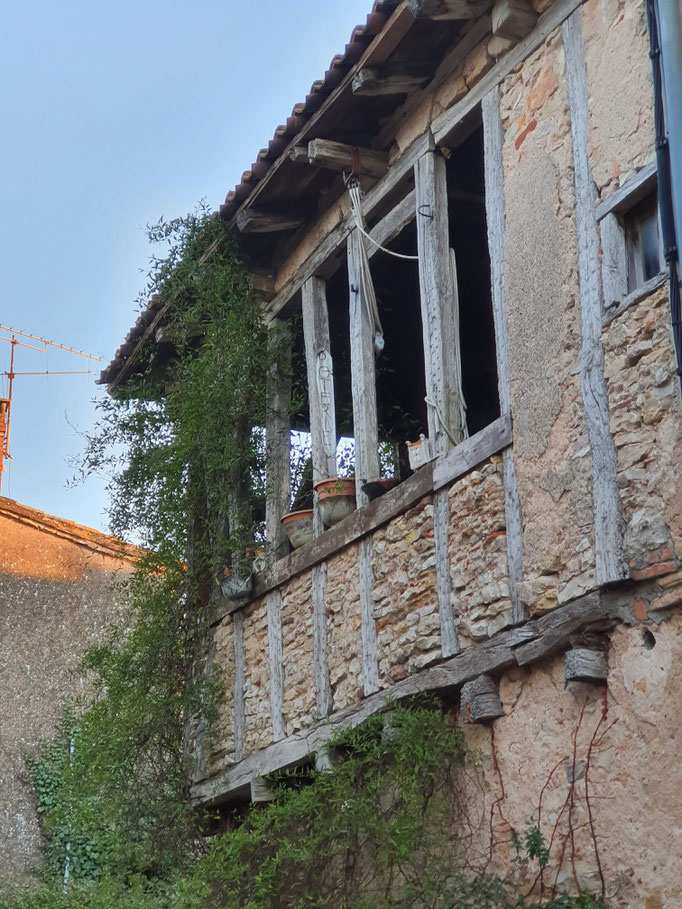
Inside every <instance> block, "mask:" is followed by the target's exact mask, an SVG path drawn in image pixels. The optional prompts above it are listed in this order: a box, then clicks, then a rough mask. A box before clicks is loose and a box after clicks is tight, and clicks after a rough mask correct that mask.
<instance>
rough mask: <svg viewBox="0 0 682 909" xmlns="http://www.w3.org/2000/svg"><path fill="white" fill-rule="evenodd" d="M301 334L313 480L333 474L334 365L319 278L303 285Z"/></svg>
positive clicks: (324, 297)
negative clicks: (304, 358) (304, 361)
mask: <svg viewBox="0 0 682 909" xmlns="http://www.w3.org/2000/svg"><path fill="white" fill-rule="evenodd" d="M302 309H303V335H304V339H305V357H306V367H307V373H308V400H309V404H310V435H311V442H312V449H313V480H314V482H315V483H317V482H318V481H319V480H324V479H326V478H327V477H333V476H335V475H336V411H335V408H334V365H333V361H332V353H331V341H330V338H329V314H328V312H327V290H326V285H325V282H324V281H322V280H320V278H314V277H313V278H309V279H308V280H307V281H306V282H305V284H304V285H303V294H302Z"/></svg>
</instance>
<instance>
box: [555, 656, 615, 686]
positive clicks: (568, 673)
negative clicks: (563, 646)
mask: <svg viewBox="0 0 682 909" xmlns="http://www.w3.org/2000/svg"><path fill="white" fill-rule="evenodd" d="M608 677H609V660H608V656H607V653H606V651H605V650H591V649H589V648H587V647H576V648H575V649H573V650H567V651H566V657H565V658H564V678H565V679H566V681H567V682H597V683H598V684H602V683H603V682H605V681H606V680H607V679H608Z"/></svg>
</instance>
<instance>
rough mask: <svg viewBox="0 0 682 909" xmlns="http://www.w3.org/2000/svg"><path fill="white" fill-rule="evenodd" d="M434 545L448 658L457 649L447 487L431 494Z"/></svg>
mask: <svg viewBox="0 0 682 909" xmlns="http://www.w3.org/2000/svg"><path fill="white" fill-rule="evenodd" d="M433 544H434V549H435V553H436V595H437V597H438V615H439V620H440V641H441V652H442V654H443V656H444V657H451V656H454V655H455V654H456V653H459V649H460V648H459V640H458V637H457V628H456V627H455V617H454V615H453V603H452V577H451V575H450V498H449V496H448V490H447V489H439V490H438V491H437V492H435V493H434V494H433Z"/></svg>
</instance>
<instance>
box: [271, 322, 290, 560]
mask: <svg viewBox="0 0 682 909" xmlns="http://www.w3.org/2000/svg"><path fill="white" fill-rule="evenodd" d="M268 332H269V337H268V347H269V351H270V355H271V357H272V365H271V367H270V370H269V372H268V381H267V384H268V404H267V413H266V424H265V536H266V540H267V552H266V556H267V558H268V561H269V562H272V561H274V560H276V559H277V558H280V557H281V556H284V555H286V554H287V553H288V552H289V546H288V542H287V536H286V534H285V532H284V528H283V527H282V523H281V522H282V517H283V516H284V515H285V514H286V513H287V512H288V511H289V498H290V494H291V481H290V470H289V461H290V448H291V443H290V437H291V423H290V418H289V408H290V406H291V333H290V329H289V326H288V325H287V323H286V322H281V321H280V320H278V319H275V320H273V321H272V322H271V323H270V324H269V326H268Z"/></svg>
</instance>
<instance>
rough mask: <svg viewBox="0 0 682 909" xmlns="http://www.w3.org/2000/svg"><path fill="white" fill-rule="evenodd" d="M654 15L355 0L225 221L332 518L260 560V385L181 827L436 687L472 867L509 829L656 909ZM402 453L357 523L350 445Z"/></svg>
mask: <svg viewBox="0 0 682 909" xmlns="http://www.w3.org/2000/svg"><path fill="white" fill-rule="evenodd" d="M676 9H677V7H675V6H674V4H673V6H671V5H670V4H669V3H668V4H666V3H661V4H659V9H658V13H659V18H658V24H656V7H655V5H654V4H651V5H650V7H649V12H650V13H651V14H652V19H651V23H653V26H652V25H651V23H650V24H648V23H647V9H646V7H645V4H644V3H643V2H641V0H588V2H585V3H583V2H582V0H532V2H527V0H498V2H496V3H495V5H494V6H493V5H492V4H491V3H489V2H486V0H403V2H397V0H380V2H377V3H375V4H374V7H373V10H372V11H371V14H370V15H369V17H368V19H367V23H366V25H365V26H362V27H359V28H357V29H356V30H355V31H354V33H353V35H352V38H351V42H350V43H349V44H348V45H347V47H346V50H345V53H344V54H343V55H341V56H339V57H338V58H335V59H334V61H332V65H331V67H330V69H329V70H328V72H327V73H326V74H325V77H324V79H323V80H322V81H320V82H316V83H314V84H313V87H312V89H311V93H310V94H309V95H308V97H307V98H306V100H305V101H304V102H303V103H302V104H299V105H297V106H296V107H295V108H294V109H293V111H292V114H291V116H290V117H289V118H288V120H287V121H286V124H285V125H283V126H281V127H278V129H277V130H276V132H275V135H274V137H273V139H272V140H271V141H270V143H269V145H268V147H267V148H266V149H263V150H262V151H261V152H260V153H259V155H258V158H257V160H256V162H255V163H254V164H253V165H252V167H251V169H250V170H249V171H247V172H246V173H245V174H244V176H243V179H242V181H241V182H240V184H239V185H238V186H237V187H236V189H235V190H234V191H233V192H231V193H230V194H229V195H228V197H227V200H226V202H225V204H224V206H223V207H222V214H223V217H224V218H225V219H226V220H227V221H229V223H230V224H231V225H232V226H233V227H234V229H235V230H237V231H239V232H240V234H241V236H242V238H243V242H244V245H245V247H246V249H247V250H248V252H249V253H250V255H251V257H252V261H253V262H254V270H253V274H254V288H255V290H256V292H257V294H258V295H259V297H260V299H261V300H262V308H263V313H264V317H265V319H266V320H267V322H268V323H269V324H271V325H277V324H278V323H282V322H286V321H287V320H288V319H289V317H290V316H291V315H292V314H294V313H296V312H300V311H302V325H303V330H302V331H303V337H302V338H301V339H296V338H295V339H294V343H298V344H299V345H300V347H301V349H303V348H304V349H305V354H306V361H307V377H308V409H309V423H308V427H309V429H310V432H311V436H312V456H313V467H314V473H315V480H316V481H321V480H323V479H325V478H327V477H329V476H334V475H335V473H336V459H335V455H336V449H337V442H338V439H339V437H342V436H352V437H353V438H354V443H355V449H354V450H355V476H356V504H357V510H355V511H353V512H352V514H350V515H349V516H348V517H346V518H345V519H344V520H342V521H341V522H340V523H338V524H335V526H332V527H329V528H327V527H325V525H324V521H323V517H322V513H321V510H320V499H319V496H316V499H315V505H314V516H313V534H314V536H313V539H312V540H311V541H310V542H309V543H307V544H305V545H303V546H301V547H300V548H298V549H296V550H295V551H293V552H291V553H288V547H287V544H286V542H285V538H284V536H283V532H282V528H281V525H280V519H281V517H282V515H283V514H284V513H285V512H287V511H289V508H290V501H289V496H290V490H289V488H288V470H287V468H286V465H287V463H288V456H289V446H290V433H289V423H288V420H289V414H288V402H287V389H286V387H285V383H283V384H282V386H281V387H279V388H278V389H275V391H274V393H273V406H272V408H271V420H270V425H269V426H268V427H267V431H268V445H269V447H270V449H271V451H272V452H273V453H274V454H273V457H272V459H271V467H272V471H271V476H270V478H269V485H268V490H269V493H268V503H267V507H268V514H267V526H268V539H269V544H270V551H269V553H268V557H269V566H268V567H267V568H266V570H264V571H262V572H260V573H258V574H257V575H255V577H254V581H253V591H252V593H251V594H250V596H249V597H246V598H243V599H241V600H230V599H228V598H220V599H219V601H216V603H215V604H214V606H215V614H214V623H213V627H212V635H213V638H212V641H211V642H210V647H209V653H210V655H211V658H212V659H213V660H214V661H215V663H216V664H218V665H220V666H221V667H223V668H224V669H225V670H226V673H225V678H226V679H227V680H228V685H227V694H226V698H225V701H224V703H223V705H222V710H221V718H220V729H219V734H218V736H217V742H216V743H214V744H212V745H211V746H210V747H203V743H202V742H201V741H199V742H198V743H197V769H196V777H195V780H194V785H193V794H194V798H195V800H196V802H197V804H203V805H207V804H210V805H216V806H219V805H224V804H229V803H231V802H232V801H234V800H238V799H242V798H244V797H248V796H249V794H251V795H252V796H253V797H254V798H256V797H261V796H262V793H263V780H262V778H263V776H264V775H265V774H267V773H269V772H272V771H276V770H278V769H281V768H285V767H290V766H295V765H297V764H302V763H306V762H315V761H316V760H323V759H324V758H323V756H322V755H323V751H322V749H323V745H324V742H325V741H326V740H327V738H328V737H329V735H330V734H331V733H332V732H333V731H334V730H335V729H339V728H343V727H344V726H349V725H354V724H357V723H360V722H362V720H363V719H364V718H366V717H367V716H369V715H371V714H373V713H375V712H378V711H383V710H385V709H386V708H387V706H388V705H390V703H391V702H392V701H395V700H401V699H404V698H406V697H409V696H410V695H411V694H414V693H416V692H421V691H432V692H438V693H439V694H440V695H442V696H443V698H444V699H445V701H446V702H447V703H449V704H451V705H458V706H459V709H460V716H459V722H461V723H462V724H463V725H464V726H465V728H466V731H467V736H468V737H469V740H470V741H471V743H472V745H473V746H474V747H476V748H478V749H480V751H481V752H482V753H483V754H484V755H487V757H488V760H489V768H490V771H489V779H488V783H489V786H488V790H487V793H486V795H485V798H486V799H487V805H488V807H489V812H490V818H491V821H490V833H491V836H492V837H494V838H495V843H494V845H495V850H496V856H497V861H498V862H499V863H500V865H501V867H503V866H504V864H505V862H506V861H508V859H509V848H510V847H509V843H508V837H507V838H506V840H505V837H504V836H502V834H499V835H497V833H496V831H498V828H499V827H503V826H504V824H511V825H513V826H514V827H517V828H519V829H522V828H523V826H524V824H525V823H526V821H527V820H528V818H529V817H533V818H535V819H537V820H538V822H539V824H540V827H541V830H542V831H543V834H544V835H545V836H546V838H547V840H548V841H549V842H551V844H552V846H553V849H554V853H553V862H554V863H555V866H554V867H555V868H556V874H557V878H558V879H559V880H560V881H567V882H568V883H569V884H571V882H573V884H575V885H579V886H584V887H589V888H591V889H594V890H597V891H600V890H603V891H604V892H605V893H606V894H607V895H609V897H610V898H611V900H612V904H613V905H622V906H647V907H649V909H654V907H663V906H665V907H673V906H679V905H682V875H681V874H680V869H681V867H682V858H681V857H682V823H681V819H682V807H681V801H680V795H679V793H680V791H682V766H681V765H680V761H679V753H680V747H681V746H682V740H681V736H682V658H681V657H682V614H681V611H680V605H682V570H681V568H682V562H681V560H682V464H681V463H680V457H679V451H680V442H681V436H682V405H681V399H680V381H679V375H678V372H679V370H678V359H677V354H676V347H675V337H674V333H675V329H676V330H677V331H678V332H679V325H677V326H675V325H674V322H675V313H676V312H679V286H678V284H677V281H678V278H677V272H676V264H675V252H674V235H673V236H671V234H670V231H669V225H670V222H671V217H670V216H671V210H675V211H679V209H680V192H681V191H682V186H681V185H678V183H677V181H678V180H679V178H680V172H679V164H678V162H679V161H680V160H682V146H681V145H679V144H675V143H676V142H679V137H677V138H676V136H675V131H676V130H677V129H678V121H679V122H682V116H681V115H680V112H679V111H677V110H675V108H674V103H675V99H676V97H677V95H676V92H675V90H674V85H673V81H674V78H675V73H676V71H677V68H679V65H680V61H679V50H680V44H679V16H678V19H677V26H678V34H677V35H675V34H671V31H670V17H671V11H672V13H673V14H675V10H676ZM661 11H662V12H661ZM675 15H677V14H675ZM675 15H672V18H673V20H674V18H675ZM666 17H667V18H666ZM652 29H653V35H652ZM673 31H674V29H673ZM659 32H660V36H661V38H662V39H663V45H664V53H663V72H662V79H663V83H664V84H665V86H666V87H667V92H666V103H667V107H665V105H664V103H663V92H662V86H661V78H660V75H661V73H660V56H659V55H658V54H657V53H656V49H657V45H658V35H659ZM675 41H677V44H675ZM650 42H651V45H650ZM650 46H651V47H653V50H654V54H653V63H652V60H651V59H650V56H649V52H650ZM671 48H672V51H671ZM671 80H672V81H671ZM657 108H658V110H657ZM668 131H669V132H670V151H671V154H670V159H669V160H672V164H673V167H672V176H673V179H672V186H673V190H674V192H673V193H672V195H671V190H670V179H669V169H668V159H667V158H666V155H665V144H664V143H661V142H659V143H658V146H659V154H658V156H657V147H656V146H657V143H656V136H657V133H658V135H659V138H662V137H663V136H664V135H665V134H666V132H668ZM671 202H672V206H671ZM659 210H660V212H661V216H660V217H659V215H658V214H657V213H658V211H659ZM666 225H668V228H667V231H668V232H667V233H666ZM681 228H682V224H680V223H679V219H678V223H677V231H678V237H679V235H680V233H679V232H680V229H681ZM664 247H665V249H664ZM396 253H397V254H399V255H400V257H397V256H396V255H395V254H396ZM666 257H667V261H666ZM367 263H369V265H368V264H367ZM370 275H371V277H370ZM374 295H376V299H377V305H376V307H375V306H374V305H373V297H374ZM671 310H672V312H673V318H672V319H671ZM163 315H164V312H163V309H162V308H160V303H159V302H158V301H153V302H152V303H151V304H150V307H149V308H148V310H147V311H146V312H145V313H143V315H142V316H141V317H140V319H139V320H138V322H137V324H136V326H134V328H133V330H132V332H131V334H130V335H129V337H128V339H127V340H126V343H125V344H124V345H123V347H122V348H121V349H120V350H119V351H118V352H117V355H116V357H115V359H114V360H113V362H112V363H111V365H110V366H109V367H108V368H107V370H105V372H104V374H103V377H102V381H104V382H105V383H107V384H108V385H109V387H110V389H111V390H115V388H116V387H117V386H118V385H119V384H120V383H122V382H125V381H127V380H128V379H129V378H130V377H131V376H132V375H134V371H135V362H136V354H137V351H138V350H139V349H140V345H141V344H143V343H144V342H145V340H146V339H149V338H150V337H152V338H153V337H154V336H155V333H156V332H157V329H158V328H159V325H160V324H161V323H162V321H163ZM676 318H677V319H679V315H677V317H676ZM375 347H376V348H377V350H376V351H375ZM422 437H423V438H422ZM420 438H421V446H415V447H414V448H413V449H412V451H413V455H412V458H413V461H412V463H413V466H414V468H415V469H414V470H413V471H410V470H408V469H407V466H406V463H405V459H404V457H402V456H401V457H399V459H398V460H399V462H400V465H399V474H398V476H397V477H396V479H399V480H400V482H399V483H398V484H397V485H395V486H394V488H391V489H389V490H388V491H387V492H385V494H383V495H381V496H380V497H377V498H375V499H373V500H372V501H370V497H371V496H372V495H373V494H374V492H376V484H377V481H378V480H379V478H380V461H379V455H378V449H379V446H380V443H386V442H391V443H397V444H398V445H399V446H404V444H405V443H407V442H418V441H419V440H420ZM417 448H420V449H421V451H422V454H421V456H418V455H417V454H415V453H414V452H415V451H416V449H417ZM419 463H421V466H419ZM277 471H279V472H278V473H277ZM590 796H591V797H592V798H590ZM502 803H503V811H502V812H500V816H499V818H497V816H496V815H495V816H494V812H495V811H496V810H498V809H499V806H500V805H501V804H502ZM486 810H487V809H486ZM493 820H494V824H493ZM493 828H495V829H493ZM567 831H568V832H567ZM569 838H570V843H569V847H568V848H569V852H570V857H569V854H568V852H567V851H566V850H567V843H568V842H569ZM505 843H506V845H505Z"/></svg>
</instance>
